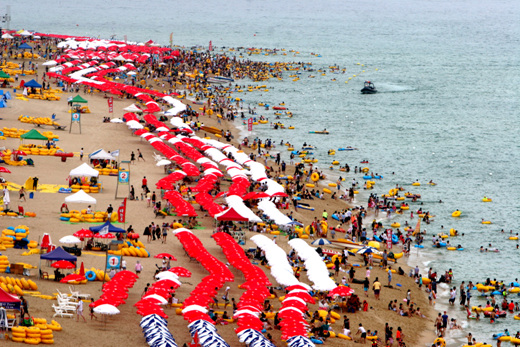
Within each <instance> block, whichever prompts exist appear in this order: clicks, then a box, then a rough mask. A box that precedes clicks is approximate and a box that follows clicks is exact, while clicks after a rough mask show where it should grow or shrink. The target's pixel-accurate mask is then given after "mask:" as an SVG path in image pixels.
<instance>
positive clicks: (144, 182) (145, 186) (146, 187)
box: [141, 176, 148, 193]
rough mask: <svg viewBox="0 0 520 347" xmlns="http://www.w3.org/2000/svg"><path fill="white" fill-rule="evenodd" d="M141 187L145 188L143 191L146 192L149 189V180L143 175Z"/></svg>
mask: <svg viewBox="0 0 520 347" xmlns="http://www.w3.org/2000/svg"><path fill="white" fill-rule="evenodd" d="M141 188H143V191H144V192H145V193H146V191H147V190H148V180H147V179H146V176H144V177H143V180H142V183H141Z"/></svg>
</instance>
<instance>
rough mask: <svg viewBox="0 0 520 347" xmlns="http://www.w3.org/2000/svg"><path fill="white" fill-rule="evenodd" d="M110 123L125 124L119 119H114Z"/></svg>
mask: <svg viewBox="0 0 520 347" xmlns="http://www.w3.org/2000/svg"><path fill="white" fill-rule="evenodd" d="M110 123H124V122H123V120H121V119H119V118H114V119H111V120H110Z"/></svg>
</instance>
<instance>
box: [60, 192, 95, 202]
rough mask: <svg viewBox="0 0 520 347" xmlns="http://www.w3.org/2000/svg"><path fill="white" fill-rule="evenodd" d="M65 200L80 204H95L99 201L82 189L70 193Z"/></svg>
mask: <svg viewBox="0 0 520 347" xmlns="http://www.w3.org/2000/svg"><path fill="white" fill-rule="evenodd" d="M65 202H69V203H80V204H95V203H96V202H97V201H96V199H94V198H93V197H91V196H90V195H88V194H87V193H85V191H84V190H83V189H82V190H80V191H79V192H77V193H74V194H72V195H69V196H67V197H66V198H65Z"/></svg>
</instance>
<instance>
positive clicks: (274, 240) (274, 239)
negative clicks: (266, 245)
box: [273, 235, 276, 244]
mask: <svg viewBox="0 0 520 347" xmlns="http://www.w3.org/2000/svg"><path fill="white" fill-rule="evenodd" d="M273 242H274V243H275V244H276V235H274V236H273Z"/></svg>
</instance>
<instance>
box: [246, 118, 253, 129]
mask: <svg viewBox="0 0 520 347" xmlns="http://www.w3.org/2000/svg"><path fill="white" fill-rule="evenodd" d="M247 131H253V118H249V119H248V120H247Z"/></svg>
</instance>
